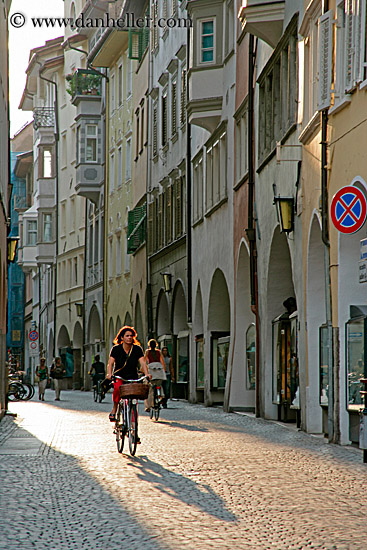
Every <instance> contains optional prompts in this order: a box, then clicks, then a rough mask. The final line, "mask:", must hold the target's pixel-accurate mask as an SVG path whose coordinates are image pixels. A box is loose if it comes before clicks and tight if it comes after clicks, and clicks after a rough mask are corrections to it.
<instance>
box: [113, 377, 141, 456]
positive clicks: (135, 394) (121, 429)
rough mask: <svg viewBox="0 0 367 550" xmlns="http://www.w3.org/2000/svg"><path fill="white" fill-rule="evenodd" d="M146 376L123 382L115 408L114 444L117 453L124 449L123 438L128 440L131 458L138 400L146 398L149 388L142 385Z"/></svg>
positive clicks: (136, 427) (133, 453) (136, 434)
mask: <svg viewBox="0 0 367 550" xmlns="http://www.w3.org/2000/svg"><path fill="white" fill-rule="evenodd" d="M146 378H147V376H142V377H141V378H139V379H138V380H124V384H122V386H120V400H119V402H118V406H117V412H116V421H115V428H114V433H115V434H116V444H117V450H118V452H119V453H122V451H123V448H124V442H125V436H126V437H127V438H128V440H129V450H130V454H131V456H134V455H135V453H136V446H137V444H138V409H137V402H138V399H146V398H147V397H148V391H149V386H148V385H147V384H142V382H143V380H145V379H146Z"/></svg>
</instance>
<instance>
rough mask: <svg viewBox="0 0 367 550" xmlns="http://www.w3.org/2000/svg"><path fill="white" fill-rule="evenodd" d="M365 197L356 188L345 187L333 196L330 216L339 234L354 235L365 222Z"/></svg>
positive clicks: (366, 208) (351, 186) (366, 204)
mask: <svg viewBox="0 0 367 550" xmlns="http://www.w3.org/2000/svg"><path fill="white" fill-rule="evenodd" d="M366 214H367V202H366V197H365V195H364V194H363V193H362V191H361V190H360V189H358V187H353V185H347V186H346V187H343V188H342V189H339V191H338V192H337V193H335V195H334V196H333V200H332V201H331V207H330V216H331V219H332V222H333V224H334V225H335V227H336V228H337V230H338V231H340V232H341V233H347V234H351V233H355V232H356V231H358V230H359V229H361V227H362V225H363V224H364V222H365V220H366Z"/></svg>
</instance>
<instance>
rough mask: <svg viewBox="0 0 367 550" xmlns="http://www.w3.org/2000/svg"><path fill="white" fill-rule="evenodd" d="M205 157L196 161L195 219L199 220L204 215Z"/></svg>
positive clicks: (194, 187)
mask: <svg viewBox="0 0 367 550" xmlns="http://www.w3.org/2000/svg"><path fill="white" fill-rule="evenodd" d="M203 183H204V182H203V157H202V156H201V157H200V158H199V159H198V160H197V161H196V162H195V163H194V185H193V195H194V197H193V199H194V200H193V221H194V222H197V221H198V220H200V219H201V218H202V217H203Z"/></svg>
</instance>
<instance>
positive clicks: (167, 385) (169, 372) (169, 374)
mask: <svg viewBox="0 0 367 550" xmlns="http://www.w3.org/2000/svg"><path fill="white" fill-rule="evenodd" d="M161 351H162V355H163V360H164V364H165V367H166V380H164V381H163V391H164V395H165V397H164V399H163V400H162V407H163V408H164V409H166V408H167V401H168V399H169V398H170V394H171V382H174V381H175V371H174V369H173V365H172V357H171V356H170V354H169V351H168V348H167V346H164V347H163V348H162V350H161Z"/></svg>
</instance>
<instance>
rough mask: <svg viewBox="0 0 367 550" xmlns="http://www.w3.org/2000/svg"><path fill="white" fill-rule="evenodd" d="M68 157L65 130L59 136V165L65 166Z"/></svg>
mask: <svg viewBox="0 0 367 550" xmlns="http://www.w3.org/2000/svg"><path fill="white" fill-rule="evenodd" d="M67 158H68V152H67V144H66V132H65V133H64V134H62V136H61V166H62V167H64V166H66V163H67ZM46 177H49V176H46Z"/></svg>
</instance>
